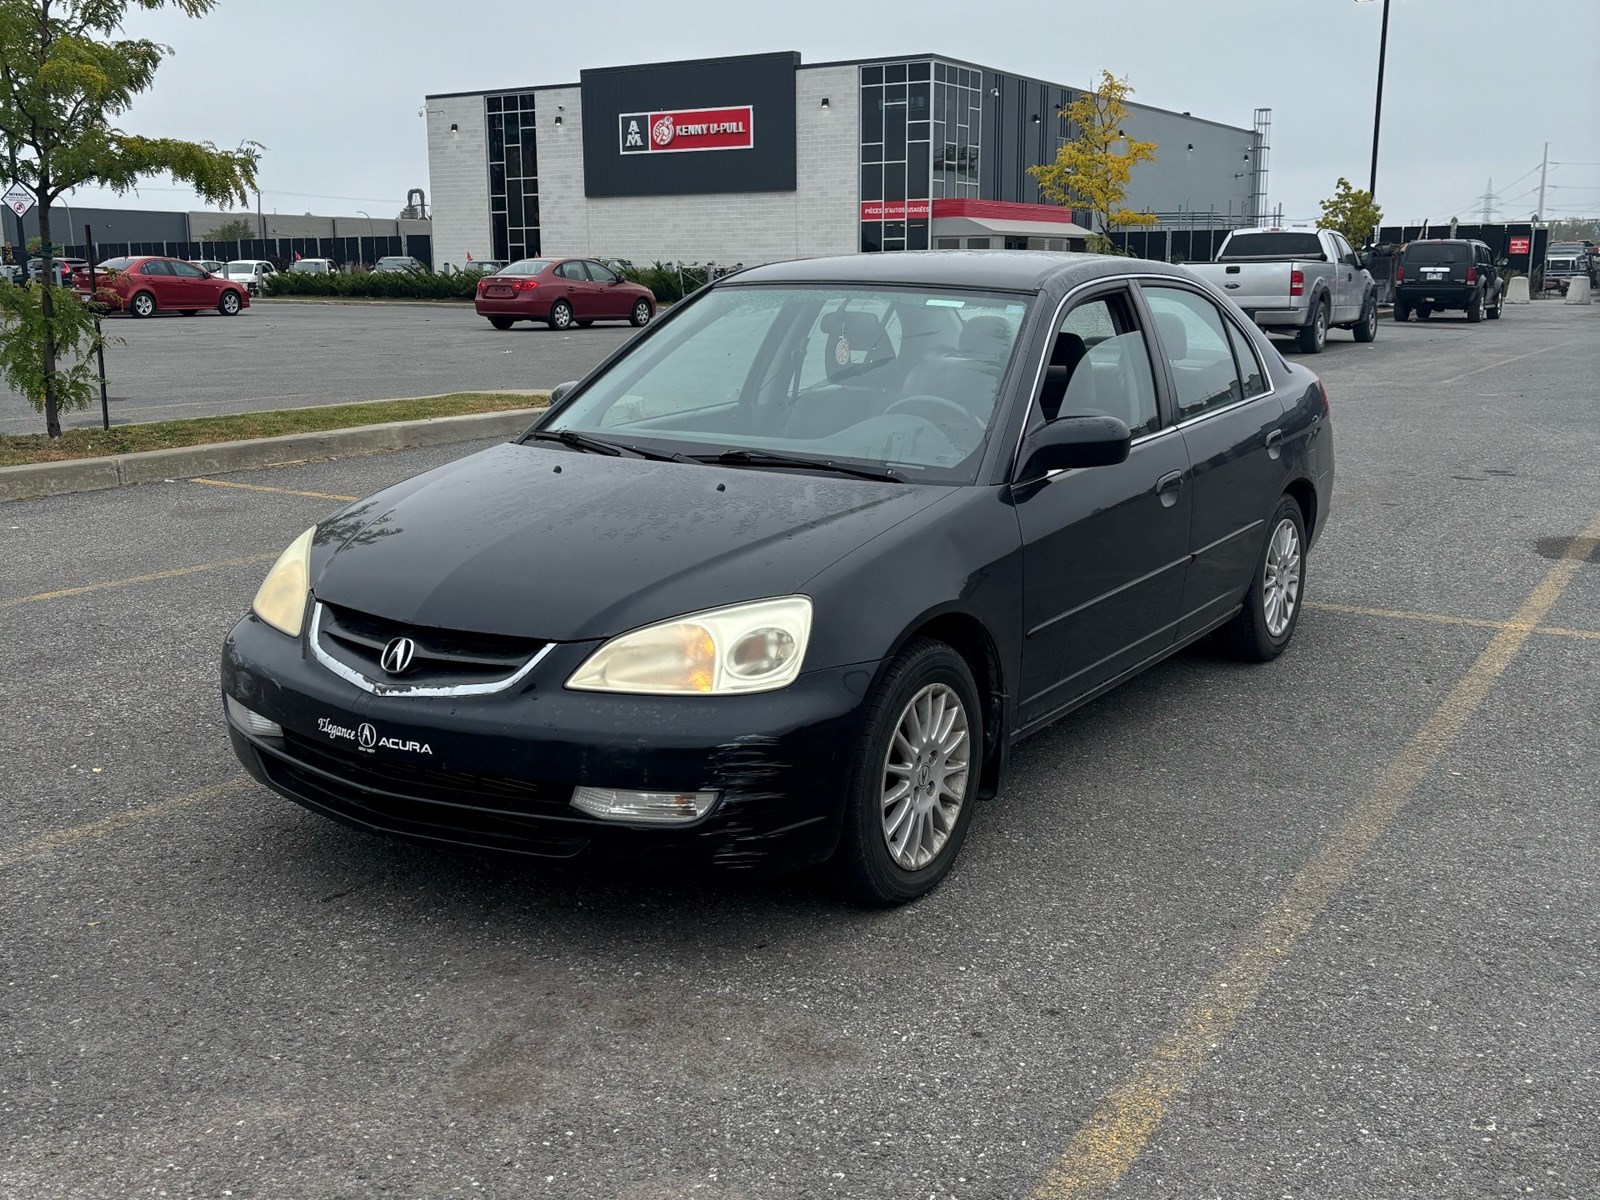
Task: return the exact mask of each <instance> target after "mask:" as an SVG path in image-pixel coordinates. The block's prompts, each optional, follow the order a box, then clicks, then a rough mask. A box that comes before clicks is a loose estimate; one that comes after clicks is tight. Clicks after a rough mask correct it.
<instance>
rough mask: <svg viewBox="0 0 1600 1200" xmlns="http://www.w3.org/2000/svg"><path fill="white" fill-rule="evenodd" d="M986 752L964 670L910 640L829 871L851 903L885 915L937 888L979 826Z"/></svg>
mask: <svg viewBox="0 0 1600 1200" xmlns="http://www.w3.org/2000/svg"><path fill="white" fill-rule="evenodd" d="M982 748H983V724H982V710H981V708H980V706H979V703H978V688H977V684H976V683H975V682H974V681H973V678H972V671H971V670H970V669H969V668H968V666H967V663H966V660H965V659H963V658H962V657H961V656H960V655H959V654H957V653H956V652H955V651H954V650H952V649H951V648H950V647H949V646H947V645H945V644H944V643H943V642H936V641H933V640H932V639H929V638H917V639H915V640H913V641H912V642H911V643H910V644H909V645H908V646H906V648H905V649H904V650H903V651H901V653H900V656H899V657H898V658H896V659H895V660H894V662H893V663H891V664H890V666H889V669H888V670H887V671H885V672H884V675H883V678H882V679H881V680H880V681H879V683H878V688H877V692H876V694H875V695H874V696H873V699H872V702H871V703H870V705H869V706H868V709H867V718H866V722H865V729H864V732H863V734H862V738H861V742H860V745H859V746H858V748H857V750H856V755H855V762H854V764H853V766H852V769H851V777H850V790H849V794H848V795H847V797H846V800H845V813H844V829H843V831H842V833H841V835H840V838H839V848H838V849H837V850H836V851H835V852H834V856H833V862H832V868H833V872H834V875H835V877H836V879H837V880H838V883H839V886H840V888H841V889H842V890H843V891H844V893H845V894H846V895H847V896H849V897H850V898H851V899H852V900H855V901H856V902H857V903H860V904H865V905H870V906H873V907H884V908H886V907H890V906H893V905H897V904H905V903H907V902H908V901H911V900H915V899H916V898H917V897H918V896H921V895H924V894H925V893H927V892H929V891H931V890H932V889H933V888H935V887H937V886H938V884H939V882H940V881H941V880H942V879H943V878H944V877H945V875H947V874H948V873H949V871H950V867H951V865H952V864H953V863H954V862H955V859H956V855H957V854H958V853H959V852H960V849H961V843H962V842H963V841H964V840H965V839H966V836H967V827H968V825H969V824H971V821H972V810H973V806H974V805H975V803H976V800H977V794H978V783H979V776H980V774H981V771H982V753H983V752H982Z"/></svg>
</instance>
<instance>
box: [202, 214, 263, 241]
mask: <svg viewBox="0 0 1600 1200" xmlns="http://www.w3.org/2000/svg"><path fill="white" fill-rule="evenodd" d="M255 236H256V223H255V222H254V221H251V220H247V219H246V218H244V217H233V218H232V219H230V220H227V221H224V222H223V223H222V224H220V225H218V226H216V227H215V228H213V229H212V230H211V231H210V232H209V233H207V234H206V235H205V237H204V238H203V239H202V240H204V241H207V242H248V241H249V240H250V239H251V238H253V237H255Z"/></svg>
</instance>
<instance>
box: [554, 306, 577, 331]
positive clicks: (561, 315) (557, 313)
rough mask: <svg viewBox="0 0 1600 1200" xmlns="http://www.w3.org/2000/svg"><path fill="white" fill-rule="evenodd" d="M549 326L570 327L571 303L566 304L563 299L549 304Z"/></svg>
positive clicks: (556, 327) (555, 327)
mask: <svg viewBox="0 0 1600 1200" xmlns="http://www.w3.org/2000/svg"><path fill="white" fill-rule="evenodd" d="M550 328H551V329H571V328H572V305H570V304H568V303H567V302H566V301H565V300H557V301H556V302H555V303H554V304H552V305H551V306H550Z"/></svg>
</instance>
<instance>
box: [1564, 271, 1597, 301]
mask: <svg viewBox="0 0 1600 1200" xmlns="http://www.w3.org/2000/svg"><path fill="white" fill-rule="evenodd" d="M1567 303H1568V304H1593V303H1594V297H1593V294H1592V292H1591V290H1590V288H1589V277H1588V276H1587V275H1574V276H1573V277H1572V281H1571V282H1570V283H1568V284H1567Z"/></svg>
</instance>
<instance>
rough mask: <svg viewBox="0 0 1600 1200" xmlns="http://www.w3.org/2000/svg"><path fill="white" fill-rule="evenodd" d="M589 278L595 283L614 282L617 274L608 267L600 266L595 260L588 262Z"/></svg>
mask: <svg viewBox="0 0 1600 1200" xmlns="http://www.w3.org/2000/svg"><path fill="white" fill-rule="evenodd" d="M589 278H590V279H592V280H594V281H595V282H596V283H615V282H616V281H617V276H616V275H615V274H614V273H613V272H612V271H611V269H610V268H609V267H602V266H601V265H600V264H599V263H597V262H592V263H590V264H589Z"/></svg>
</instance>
